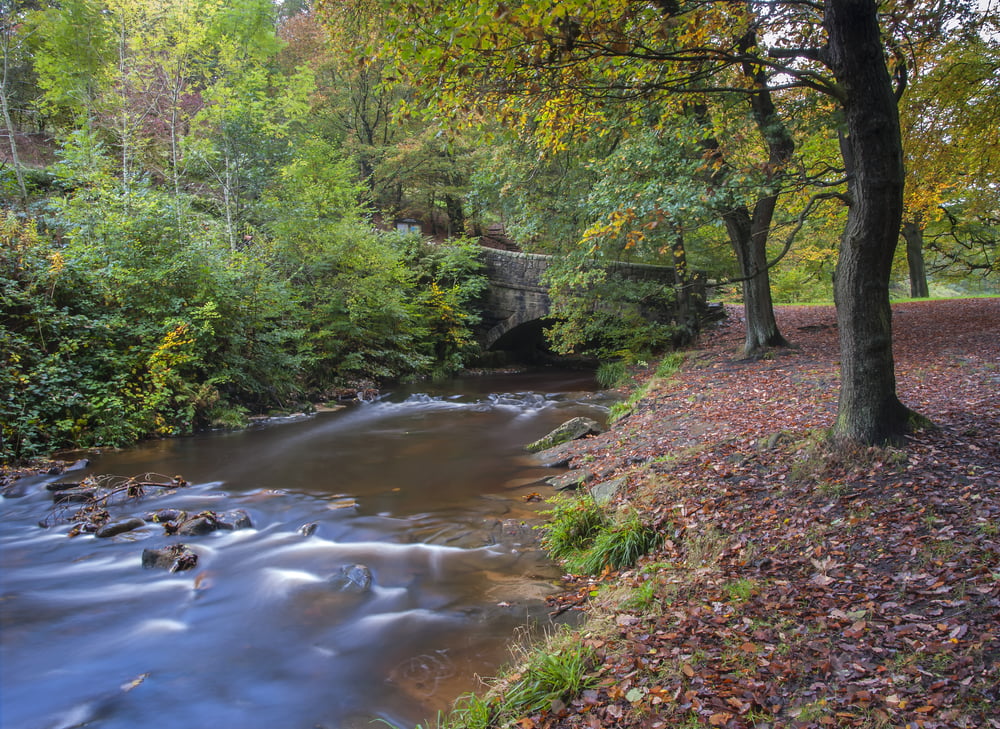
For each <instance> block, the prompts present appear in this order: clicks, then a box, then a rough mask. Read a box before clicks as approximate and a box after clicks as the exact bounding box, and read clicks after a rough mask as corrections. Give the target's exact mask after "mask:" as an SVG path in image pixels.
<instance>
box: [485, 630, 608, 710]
mask: <svg viewBox="0 0 1000 729" xmlns="http://www.w3.org/2000/svg"><path fill="white" fill-rule="evenodd" d="M593 661H594V657H593V650H592V649H590V648H588V647H587V646H584V645H582V644H580V643H576V644H571V643H569V642H568V641H566V644H565V645H564V646H562V647H559V648H557V649H555V650H545V649H541V650H538V651H536V652H535V653H534V654H532V655H531V656H529V658H528V661H527V665H526V666H524V667H523V668H522V670H520V671H519V674H520V675H519V676H518V677H517V678H515V679H514V680H512V681H510V682H509V683H508V684H507V685H506V686H505V687H504V689H503V692H502V700H501V701H500V702H499V706H498V709H497V714H498V717H499V718H500V719H501V720H502V719H504V718H506V719H508V720H511V719H515V718H517V717H518V716H522V715H524V714H530V713H533V712H537V711H542V710H543V709H551V707H552V702H554V701H566V700H568V699H569V698H571V697H573V696H578V695H579V694H580V692H581V691H584V690H585V689H587V688H589V687H591V686H593V685H594V684H595V683H596V677H595V676H592V675H590V674H589V671H590V670H591V668H592V665H593Z"/></svg>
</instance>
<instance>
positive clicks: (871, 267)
mask: <svg viewBox="0 0 1000 729" xmlns="http://www.w3.org/2000/svg"><path fill="white" fill-rule="evenodd" d="M824 24H825V25H826V29H827V33H828V39H829V62H830V66H831V68H832V70H833V73H834V76H835V77H836V80H837V82H838V85H839V86H840V88H841V90H842V95H841V103H842V104H843V109H844V121H845V126H846V138H845V139H844V140H843V146H844V148H843V152H844V161H845V163H846V165H847V171H848V177H849V183H848V193H849V197H850V201H851V202H850V208H849V211H848V216H847V225H846V228H845V230H844V235H843V239H842V240H841V244H840V256H839V258H838V261H837V272H836V276H835V283H834V297H835V301H836V304H837V324H838V327H839V330H840V401H839V404H838V409H837V420H836V423H835V425H834V428H833V436H834V437H835V438H837V439H843V440H849V441H853V442H857V443H864V444H877V443H885V442H887V441H893V440H898V439H899V438H900V437H901V435H902V434H903V433H905V432H906V431H907V430H908V429H909V428H910V425H911V422H912V420H913V417H914V414H913V413H911V412H910V411H909V410H908V409H907V408H906V407H905V406H903V404H902V403H901V402H900V401H899V399H898V397H897V396H896V373H895V366H894V362H893V356H892V309H891V307H890V305H889V274H890V269H891V266H892V258H893V254H894V252H895V249H896V244H897V241H898V239H899V230H900V223H901V221H902V216H903V149H902V143H901V141H900V130H899V116H898V113H897V109H896V98H895V94H894V93H893V88H892V82H891V80H890V78H889V72H888V70H887V68H886V63H885V56H884V54H883V49H882V43H881V39H880V36H879V25H878V18H877V15H876V10H875V0H826V15H825V21H824Z"/></svg>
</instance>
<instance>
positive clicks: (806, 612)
mask: <svg viewBox="0 0 1000 729" xmlns="http://www.w3.org/2000/svg"><path fill="white" fill-rule="evenodd" d="M741 313H742V312H741V310H740V309H738V308H730V309H729V315H730V316H729V318H728V319H727V320H726V321H724V322H723V323H722V324H721V325H719V326H718V327H716V328H715V329H713V330H712V331H710V332H708V333H706V334H705V335H703V340H702V342H701V343H700V344H699V345H698V346H697V347H695V348H693V349H692V350H691V351H690V353H689V354H688V357H687V359H686V361H685V363H684V365H683V367H682V369H681V371H680V372H678V373H677V374H676V375H674V376H672V377H669V378H666V379H659V380H658V379H655V377H654V375H653V373H652V370H650V371H646V372H643V373H640V374H639V375H638V376H637V380H638V382H639V384H645V385H646V386H647V387H648V392H647V394H646V396H645V397H644V398H643V399H642V400H641V401H640V402H639V403H638V405H637V407H636V409H635V410H634V411H633V413H632V414H631V415H629V416H627V417H626V418H624V419H622V420H620V421H618V422H617V423H616V424H615V425H614V426H613V427H612V428H611V429H609V431H608V432H606V433H604V434H602V435H600V436H594V437H591V438H586V439H583V440H581V441H576V443H575V445H574V446H573V452H574V459H573V461H572V464H571V465H573V466H574V467H580V468H583V467H585V468H587V469H589V470H591V471H593V472H595V473H596V476H597V479H598V480H603V479H607V478H613V477H621V476H624V477H626V478H627V487H626V489H625V491H624V492H623V493H620V494H619V496H618V497H617V499H618V501H619V503H627V504H628V505H629V506H631V507H633V508H636V509H638V510H639V511H640V512H642V513H643V514H644V517H645V519H646V520H647V521H651V522H653V523H655V524H657V526H658V528H659V529H660V530H661V532H663V533H664V535H665V541H664V542H663V545H662V546H661V547H660V548H659V549H658V550H657V551H656V552H655V553H653V554H650V555H647V556H646V557H644V558H643V559H641V560H640V562H639V564H637V565H636V566H635V567H634V568H632V569H629V570H624V571H620V572H608V573H606V574H604V575H602V576H601V577H599V578H584V577H572V576H568V577H567V578H566V586H567V590H566V592H565V593H563V594H561V595H559V596H557V597H555V598H553V599H552V604H553V606H554V607H555V609H556V612H559V611H564V610H567V609H576V610H582V611H583V612H584V614H585V615H586V622H585V623H584V625H583V627H582V628H581V629H580V631H581V636H582V637H583V640H584V642H585V644H586V645H587V646H588V647H589V648H590V649H591V651H592V656H593V659H594V664H593V665H594V667H595V668H594V670H595V671H596V673H597V676H598V680H597V682H596V683H595V684H592V685H591V687H590V688H588V689H587V690H586V691H583V692H582V693H581V694H580V695H579V696H577V697H575V698H574V699H572V700H570V701H569V702H568V703H567V704H565V705H564V704H562V703H561V702H556V704H555V705H554V706H553V707H552V709H551V710H546V711H543V712H540V713H536V714H533V715H530V716H526V717H524V718H522V719H521V720H520V722H519V723H518V726H520V727H521V729H540V728H541V727H588V728H591V729H597V728H598V727H605V728H609V727H616V728H617V727H648V728H650V729H653V728H656V727H695V726H715V727H758V728H763V727H768V728H770V727H848V726H853V727H907V728H910V727H926V728H927V729H932V728H933V727H991V726H992V727H1000V708H998V707H1000V435H998V434H1000V299H975V300H954V301H935V302H920V303H906V304H899V305H896V306H894V320H893V321H894V334H895V357H896V369H897V382H898V392H899V395H900V398H901V400H902V401H903V402H904V403H905V404H907V405H908V406H910V407H911V408H914V409H915V410H917V411H918V412H920V413H921V414H923V415H925V416H927V417H929V418H930V419H931V420H932V421H933V422H934V424H935V426H936V427H934V428H932V429H927V430H924V431H921V432H918V433H915V434H913V435H912V436H911V437H909V438H908V439H907V442H906V443H905V445H904V446H902V447H900V448H882V449H874V448H873V449H857V450H854V451H851V452H846V451H844V450H842V449H841V450H836V449H832V448H831V447H830V446H829V445H828V444H827V443H826V441H825V439H824V437H823V433H824V429H826V428H829V426H830V425H831V424H832V422H833V418H834V414H835V410H836V400H837V389H838V380H839V378H838V348H837V329H836V319H835V313H834V310H833V308H832V307H794V306H792V307H779V309H778V312H777V314H778V323H779V327H780V328H781V330H782V332H783V333H784V334H785V336H786V337H787V338H788V339H789V340H791V341H792V342H793V345H794V348H792V349H788V350H779V351H776V352H774V353H773V356H769V357H767V358H764V359H761V360H757V361H738V360H737V359H736V352H737V351H738V349H739V347H740V345H741V344H742V338H743V328H742V324H741V320H740V316H741ZM650 378H653V381H651V382H650V381H649V380H650Z"/></svg>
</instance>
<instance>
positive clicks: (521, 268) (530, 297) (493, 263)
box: [479, 246, 704, 350]
mask: <svg viewBox="0 0 1000 729" xmlns="http://www.w3.org/2000/svg"><path fill="white" fill-rule="evenodd" d="M480 250H481V258H482V260H483V262H484V263H485V273H486V275H487V277H488V278H489V288H488V289H487V292H486V301H485V307H484V309H485V311H484V316H483V325H482V328H481V331H480V335H479V341H480V344H482V345H483V349H484V350H489V349H494V348H501V347H500V346H498V345H500V344H502V343H503V341H504V340H505V339H510V337H511V335H512V334H513V333H514V332H516V331H518V330H522V329H524V328H537V329H538V330H539V331H540V330H541V328H542V326H543V325H544V320H545V319H546V318H547V317H548V316H549V312H550V310H551V305H552V302H551V300H550V299H549V292H548V288H547V287H546V286H545V284H544V283H543V278H542V276H543V274H544V273H545V270H546V269H547V268H548V267H549V264H550V262H551V261H552V259H553V257H552V256H544V255H540V254H537V253H521V252H519V251H508V250H502V249H499V248H487V247H485V246H484V247H482V248H481V249H480ZM607 269H608V271H609V272H614V273H617V274H619V275H621V276H624V277H625V278H626V279H629V280H632V281H659V282H661V283H663V284H664V285H665V286H675V285H676V283H677V277H676V275H675V273H674V270H673V269H672V268H670V267H667V266H651V265H647V264H641V263H621V262H618V263H612V264H610V265H608V266H607ZM698 289H700V290H701V296H700V300H701V301H704V287H703V286H701V287H698ZM677 313H678V312H658V315H659V316H668V317H670V316H676V315H677Z"/></svg>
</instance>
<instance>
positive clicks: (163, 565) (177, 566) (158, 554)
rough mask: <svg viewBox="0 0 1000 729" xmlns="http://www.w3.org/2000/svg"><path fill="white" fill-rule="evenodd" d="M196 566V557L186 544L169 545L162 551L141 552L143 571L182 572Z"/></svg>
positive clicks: (146, 550)
mask: <svg viewBox="0 0 1000 729" xmlns="http://www.w3.org/2000/svg"><path fill="white" fill-rule="evenodd" d="M197 564H198V555H197V554H195V553H194V552H192V551H191V550H190V549H188V547H187V545H186V544H171V545H170V546H169V547H164V548H163V549H144V550H142V566H143V567H144V568H145V569H167V570H170V571H171V572H183V571H185V570H189V569H193V568H194V567H195V565H197Z"/></svg>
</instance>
